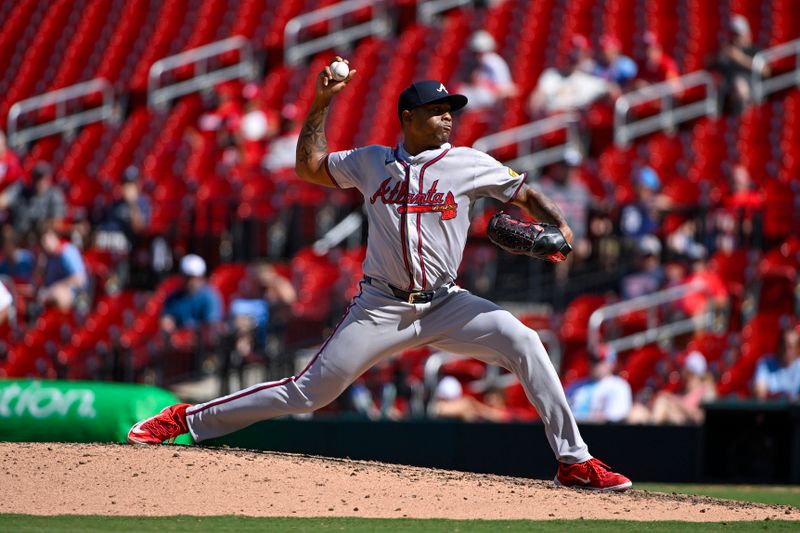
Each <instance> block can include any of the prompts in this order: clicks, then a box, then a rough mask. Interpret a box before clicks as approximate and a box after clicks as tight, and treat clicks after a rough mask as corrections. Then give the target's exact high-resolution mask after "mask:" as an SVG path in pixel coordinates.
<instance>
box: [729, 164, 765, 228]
mask: <svg viewBox="0 0 800 533" xmlns="http://www.w3.org/2000/svg"><path fill="white" fill-rule="evenodd" d="M730 184H731V187H730V188H731V192H730V194H729V195H727V197H726V198H725V201H724V205H725V211H726V212H727V215H728V216H729V217H731V218H732V219H733V220H734V222H735V223H736V224H735V225H736V226H738V227H739V229H740V233H741V235H740V237H741V240H742V241H743V242H745V243H746V242H750V240H751V239H752V238H753V237H754V234H755V224H756V220H757V216H758V215H759V213H760V212H761V209H762V208H763V206H764V195H763V194H762V192H761V191H760V190H759V189H758V186H757V185H756V184H755V183H754V182H753V179H752V177H751V175H750V171H749V170H747V167H746V166H744V165H742V164H736V165H734V166H733V168H732V169H731V178H730Z"/></svg>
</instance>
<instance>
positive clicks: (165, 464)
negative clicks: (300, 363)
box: [0, 443, 800, 521]
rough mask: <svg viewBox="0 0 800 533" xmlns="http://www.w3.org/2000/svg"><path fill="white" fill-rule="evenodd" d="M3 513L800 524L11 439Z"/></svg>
mask: <svg viewBox="0 0 800 533" xmlns="http://www.w3.org/2000/svg"><path fill="white" fill-rule="evenodd" d="M0 457H2V466H1V467H0V513H25V514H37V515H51V514H99V515H175V514H184V515H228V514H237V515H248V516H364V517H382V518H393V517H413V518H456V519H526V518H527V519H555V518H566V519H570V518H587V519H588V518H603V519H617V518H620V519H629V520H691V521H729V520H764V519H782V520H800V510H797V509H793V508H791V507H778V506H766V505H755V504H748V503H736V502H729V501H725V500H716V499H713V498H706V497H691V496H681V495H674V494H671V495H668V494H659V493H650V492H646V491H637V490H632V491H629V492H627V493H624V494H595V493H587V492H582V491H575V490H570V489H563V488H561V489H559V488H556V487H554V486H553V484H552V482H550V481H537V480H529V479H520V478H511V477H501V476H492V475H483V474H468V473H462V472H452V471H445V470H433V469H427V468H414V467H406V466H395V465H387V464H382V463H373V462H366V461H349V460H337V459H326V458H321V457H307V456H300V455H289V454H279V453H263V452H252V451H246V450H236V449H207V448H199V447H176V446H158V447H153V448H138V447H133V446H124V445H106V444H90V445H84V444H52V443H0Z"/></svg>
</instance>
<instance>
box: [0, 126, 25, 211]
mask: <svg viewBox="0 0 800 533" xmlns="http://www.w3.org/2000/svg"><path fill="white" fill-rule="evenodd" d="M24 179H25V176H24V175H23V172H22V165H20V163H19V158H18V157H17V154H15V153H14V152H13V151H11V149H10V148H9V147H8V145H7V144H6V136H5V133H3V131H2V130H0V210H2V211H5V210H6V209H8V208H9V206H11V200H12V199H13V196H12V195H11V194H10V193H11V192H13V189H12V190H11V191H9V192H6V189H7V188H8V187H9V186H10V185H12V184H15V185H17V186H19V187H22V184H23V181H24ZM4 220H5V219H4Z"/></svg>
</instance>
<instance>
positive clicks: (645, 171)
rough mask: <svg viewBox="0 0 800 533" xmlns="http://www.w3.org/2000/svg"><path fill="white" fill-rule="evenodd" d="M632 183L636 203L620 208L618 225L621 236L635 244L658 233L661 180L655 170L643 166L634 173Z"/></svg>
mask: <svg viewBox="0 0 800 533" xmlns="http://www.w3.org/2000/svg"><path fill="white" fill-rule="evenodd" d="M633 181H634V187H635V189H636V201H635V202H634V203H631V204H627V205H625V206H623V207H622V209H621V210H620V216H619V217H620V220H619V224H620V229H621V230H622V234H623V235H624V236H625V237H628V238H630V239H631V240H633V241H634V242H636V241H638V240H639V239H640V238H642V237H643V236H645V235H652V234H654V233H656V232H657V231H658V228H659V222H660V219H661V216H660V213H659V192H660V190H661V179H660V178H659V177H658V174H657V173H656V171H655V170H653V169H652V168H650V167H648V166H644V167H641V168H640V169H638V170H636V171H634V173H633Z"/></svg>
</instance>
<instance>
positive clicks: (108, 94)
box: [8, 78, 119, 148]
mask: <svg viewBox="0 0 800 533" xmlns="http://www.w3.org/2000/svg"><path fill="white" fill-rule="evenodd" d="M95 95H100V104H99V105H95V100H94V98H93V97H94V96H95ZM50 109H52V111H53V118H52V119H51V120H48V119H49V117H50V114H51V113H49V110H50ZM116 109H117V108H116V98H115V96H114V89H113V87H112V85H111V83H110V82H109V81H108V80H106V79H104V78H95V79H93V80H89V81H85V82H82V83H78V84H75V85H70V86H69V87H64V88H63V89H58V90H55V91H50V92H46V93H43V94H39V95H36V96H32V97H31V98H26V99H25V100H20V101H19V102H16V103H15V104H14V105H13V106H11V109H10V110H9V113H8V142H9V144H10V145H11V146H13V147H14V148H21V147H22V146H24V145H25V144H26V143H28V142H30V141H34V140H36V139H41V138H42V137H47V136H49V135H55V134H60V133H64V132H69V131H74V130H76V129H77V128H79V127H81V126H85V125H86V124H91V123H93V122H113V121H116V120H117V119H118V115H119V114H118V113H117V111H116ZM43 119H44V120H45V121H42V120H43ZM26 120H27V121H29V122H31V125H25V123H26Z"/></svg>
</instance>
